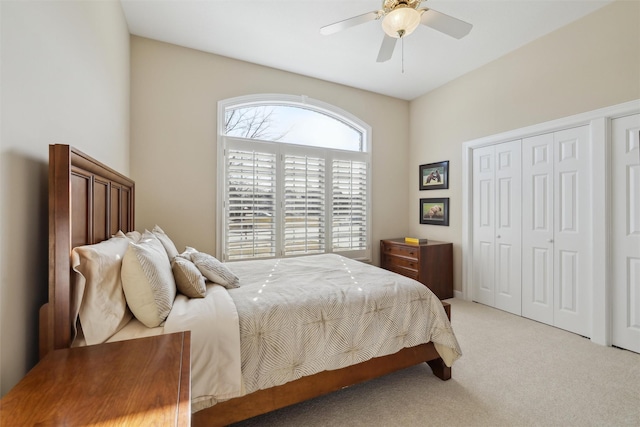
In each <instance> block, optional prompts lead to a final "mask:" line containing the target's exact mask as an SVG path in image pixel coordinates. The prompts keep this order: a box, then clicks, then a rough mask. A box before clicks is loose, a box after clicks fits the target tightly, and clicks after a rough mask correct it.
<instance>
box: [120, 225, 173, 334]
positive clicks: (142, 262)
mask: <svg viewBox="0 0 640 427" xmlns="http://www.w3.org/2000/svg"><path fill="white" fill-rule="evenodd" d="M121 275H122V288H123V289H124V294H125V296H126V298H127V304H129V308H130V309H131V311H132V312H133V315H134V316H136V318H137V319H138V320H140V321H141V322H142V323H144V324H145V326H147V327H149V328H153V327H156V326H158V325H160V324H161V323H162V322H164V320H165V319H166V318H167V316H168V315H169V312H170V311H171V307H172V306H173V300H174V299H175V297H176V282H175V280H174V278H173V273H172V272H171V264H170V263H169V258H167V252H166V250H165V248H164V246H162V243H161V242H160V240H158V238H157V237H156V236H155V235H154V234H153V233H151V232H149V231H145V232H144V234H143V235H142V238H141V239H140V241H139V242H138V243H133V242H129V247H128V249H127V251H126V252H125V254H124V258H123V260H122V272H121Z"/></svg>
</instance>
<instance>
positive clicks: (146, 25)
mask: <svg viewBox="0 0 640 427" xmlns="http://www.w3.org/2000/svg"><path fill="white" fill-rule="evenodd" d="M611 1H612V0H599V1H592V0H561V1H558V0H553V1H552V0H526V1H525V0H492V1H489V0H465V1H463V0H429V1H423V2H422V5H421V6H420V7H425V6H427V7H429V8H433V9H434V10H437V11H439V12H443V13H446V14H448V15H451V16H453V17H455V18H458V19H461V20H463V21H467V22H469V23H471V24H473V29H472V30H471V32H470V33H469V35H467V36H466V37H464V38H463V39H460V40H457V39H454V38H452V37H449V36H447V35H444V34H442V33H440V32H438V31H436V30H433V29H431V28H428V27H425V26H419V27H418V29H416V31H415V32H414V33H413V34H411V35H409V36H408V37H407V38H406V39H405V40H404V72H402V65H403V64H402V49H401V47H402V46H401V43H400V42H398V43H397V45H396V49H395V52H394V54H393V57H392V58H391V60H390V61H388V62H385V63H377V62H376V57H377V55H378V50H379V49H380V44H381V42H382V38H383V35H384V33H383V31H382V28H381V25H380V21H372V22H368V23H365V24H362V25H359V26H356V27H352V28H349V29H346V30H344V31H342V32H339V33H336V34H332V35H329V36H323V35H321V34H320V31H319V30H320V27H322V26H325V25H328V24H332V23H334V22H336V21H341V20H343V19H347V18H350V17H352V16H355V15H360V14H363V13H366V12H370V11H374V10H378V9H380V6H381V5H382V1H381V0H247V1H242V0H121V3H122V6H123V9H124V13H125V17H126V20H127V23H128V25H129V31H130V32H131V34H134V35H138V36H142V37H148V38H151V39H155V40H160V41H164V42H168V43H173V44H176V45H180V46H186V47H190V48H194V49H198V50H202V51H206V52H211V53H215V54H218V55H222V56H227V57H230V58H235V59H239V60H242V61H247V62H252V63H255V64H261V65H265V66H269V67H273V68H277V69H281V70H286V71H291V72H294V73H298V74H303V75H306V76H311V77H315V78H319V79H323V80H328V81H331V82H335V83H341V84H345V85H348V86H352V87H356V88H360V89H365V90H369V91H372V92H377V93H381V94H384V95H389V96H393V97H396V98H400V99H406V100H411V99H414V98H417V97H418V96H420V95H422V94H424V93H426V92H429V91H430V90H432V89H435V88H437V87H438V86H441V85H443V84H445V83H447V82H448V81H450V80H453V79H455V78H456V77H459V76H461V75H463V74H465V73H467V72H469V71H471V70H473V69H476V68H478V67H480V66H482V65H484V64H486V63H488V62H490V61H492V60H494V59H496V58H499V57H501V56H503V55H505V54H506V53H508V52H510V51H513V50H515V49H517V48H519V47H520V46H523V45H524V44H526V43H529V42H530V41H532V40H535V39H537V38H539V37H541V36H543V35H545V34H547V33H549V32H551V31H553V30H555V29H557V28H560V27H562V26H564V25H566V24H568V23H570V22H572V21H575V20H577V19H579V18H581V17H583V16H585V15H587V14H589V13H591V12H593V11H595V10H596V9H598V8H600V7H602V6H604V5H606V4H607V3H610V2H611Z"/></svg>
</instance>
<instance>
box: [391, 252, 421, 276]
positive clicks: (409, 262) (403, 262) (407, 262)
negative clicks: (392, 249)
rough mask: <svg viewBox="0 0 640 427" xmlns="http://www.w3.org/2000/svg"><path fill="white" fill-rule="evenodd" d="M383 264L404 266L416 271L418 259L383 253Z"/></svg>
mask: <svg viewBox="0 0 640 427" xmlns="http://www.w3.org/2000/svg"><path fill="white" fill-rule="evenodd" d="M383 257H384V265H389V266H391V265H395V266H398V267H404V268H408V269H411V270H415V272H416V274H417V272H418V260H417V259H415V258H404V257H400V256H392V255H383Z"/></svg>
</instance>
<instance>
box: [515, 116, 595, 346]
mask: <svg viewBox="0 0 640 427" xmlns="http://www.w3.org/2000/svg"><path fill="white" fill-rule="evenodd" d="M590 152H591V147H590V140H589V127H588V126H582V127H578V128H573V129H567V130H563V131H559V132H555V133H549V134H545V135H539V136H535V137H531V138H527V139H525V140H524V141H523V155H522V159H523V171H522V172H523V230H522V241H523V244H522V246H523V250H522V253H523V258H522V259H523V261H522V282H523V284H522V292H523V296H522V314H523V316H525V317H528V318H531V319H534V320H538V321H540V322H544V323H547V324H550V325H554V326H557V327H559V328H562V329H565V330H568V331H571V332H575V333H578V334H581V335H585V336H589V335H590V330H591V291H592V285H591V278H590V276H589V267H590V265H591V262H592V260H591V256H590V254H591V249H590V247H589V244H590V234H591V232H590V230H591V226H592V224H591V223H592V218H591V209H592V204H591V200H590V197H589V194H590V191H589V188H588V187H587V183H588V179H587V178H588V175H587V174H588V171H589V164H590Z"/></svg>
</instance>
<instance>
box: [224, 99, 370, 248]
mask: <svg viewBox="0 0 640 427" xmlns="http://www.w3.org/2000/svg"><path fill="white" fill-rule="evenodd" d="M218 123H219V126H218V127H219V129H218V134H219V143H218V159H219V160H218V182H219V183H220V184H219V188H218V195H219V196H218V201H219V206H222V215H220V218H219V223H218V226H219V228H218V236H219V237H218V253H219V254H222V258H223V259H224V260H226V261H232V260H240V259H250V258H273V257H286V256H298V255H309V254H319V253H340V254H342V255H345V256H348V257H351V258H358V259H370V258H371V242H370V235H371V232H370V231H371V230H370V229H371V221H370V192H371V184H370V177H371V171H370V163H371V162H370V158H371V154H370V145H371V144H370V140H371V130H370V127H369V126H368V125H367V124H366V123H364V122H362V121H361V120H359V119H357V118H356V117H354V116H353V115H351V114H349V113H347V112H345V111H342V110H340V109H339V108H337V107H334V106H331V105H328V104H325V103H322V102H320V101H316V100H312V99H308V98H306V97H293V96H286V95H254V96H248V97H240V98H233V99H227V100H224V101H220V102H219V103H218Z"/></svg>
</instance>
